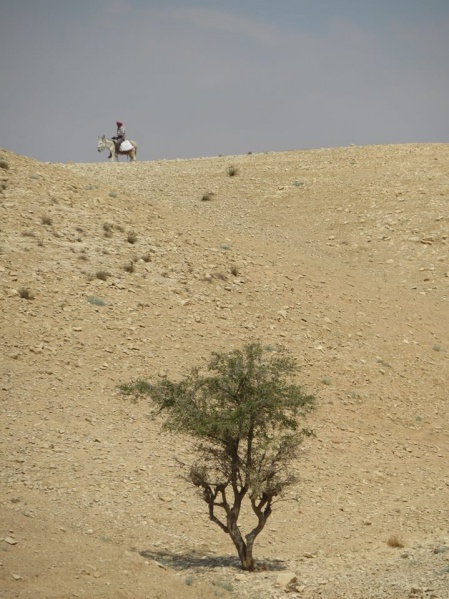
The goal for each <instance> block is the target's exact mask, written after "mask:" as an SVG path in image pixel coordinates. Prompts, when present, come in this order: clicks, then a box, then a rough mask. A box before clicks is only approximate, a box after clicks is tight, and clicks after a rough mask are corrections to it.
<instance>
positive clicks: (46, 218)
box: [41, 214, 53, 226]
mask: <svg viewBox="0 0 449 599" xmlns="http://www.w3.org/2000/svg"><path fill="white" fill-rule="evenodd" d="M41 220H42V224H43V225H47V226H49V225H52V224H53V219H52V218H51V216H48V214H44V215H43V216H42V219H41Z"/></svg>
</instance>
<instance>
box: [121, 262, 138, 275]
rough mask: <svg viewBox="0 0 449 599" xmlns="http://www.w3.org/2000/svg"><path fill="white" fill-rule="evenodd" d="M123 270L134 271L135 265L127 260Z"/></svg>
mask: <svg viewBox="0 0 449 599" xmlns="http://www.w3.org/2000/svg"><path fill="white" fill-rule="evenodd" d="M123 270H124V271H125V272H129V273H132V272H135V270H136V266H135V264H134V262H129V263H128V264H125V266H124V267H123Z"/></svg>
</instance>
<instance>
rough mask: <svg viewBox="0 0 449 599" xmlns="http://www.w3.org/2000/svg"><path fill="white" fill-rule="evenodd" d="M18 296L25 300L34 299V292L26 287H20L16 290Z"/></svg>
mask: <svg viewBox="0 0 449 599" xmlns="http://www.w3.org/2000/svg"><path fill="white" fill-rule="evenodd" d="M18 294H19V297H21V298H22V299H26V300H34V293H33V292H32V291H30V290H29V289H28V287H21V288H20V289H19V290H18Z"/></svg>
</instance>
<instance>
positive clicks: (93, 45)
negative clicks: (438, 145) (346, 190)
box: [0, 0, 449, 162]
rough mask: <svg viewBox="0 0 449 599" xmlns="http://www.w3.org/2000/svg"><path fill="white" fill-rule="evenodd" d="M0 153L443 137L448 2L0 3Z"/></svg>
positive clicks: (156, 153)
mask: <svg viewBox="0 0 449 599" xmlns="http://www.w3.org/2000/svg"><path fill="white" fill-rule="evenodd" d="M0 57H1V59H0V147H4V148H6V149H8V150H12V151H13V152H16V153H18V154H24V155H26V156H31V157H34V158H37V159H39V160H43V161H52V162H66V161H68V160H72V161H75V162H95V161H105V160H106V158H107V154H106V152H104V153H101V154H99V153H98V152H97V150H96V146H97V136H98V135H101V134H103V133H106V134H107V135H108V136H111V135H113V134H114V133H115V121H116V120H123V121H124V122H125V124H126V128H127V132H128V136H129V138H131V139H134V140H135V141H137V143H138V145H139V158H140V159H141V160H155V159H163V158H168V159H172V158H194V157H197V156H214V155H218V154H224V155H229V154H246V153H247V152H249V151H252V152H266V151H268V152H269V151H283V150H291V149H305V148H317V147H320V148H321V147H335V146H345V145H349V144H356V145H369V144H384V143H408V142H445V143H446V142H448V141H449V0H221V1H219V0H0Z"/></svg>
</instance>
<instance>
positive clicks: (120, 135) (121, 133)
mask: <svg viewBox="0 0 449 599" xmlns="http://www.w3.org/2000/svg"><path fill="white" fill-rule="evenodd" d="M116 125H117V133H116V134H115V135H114V137H113V138H112V139H113V140H114V142H115V153H116V154H118V153H119V152H120V146H121V145H122V141H124V140H125V137H126V131H125V125H124V124H123V123H122V121H117V123H116ZM109 158H111V155H109Z"/></svg>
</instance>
